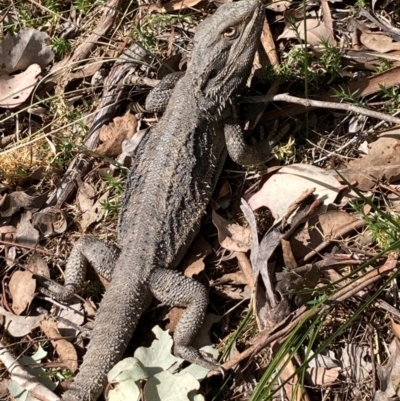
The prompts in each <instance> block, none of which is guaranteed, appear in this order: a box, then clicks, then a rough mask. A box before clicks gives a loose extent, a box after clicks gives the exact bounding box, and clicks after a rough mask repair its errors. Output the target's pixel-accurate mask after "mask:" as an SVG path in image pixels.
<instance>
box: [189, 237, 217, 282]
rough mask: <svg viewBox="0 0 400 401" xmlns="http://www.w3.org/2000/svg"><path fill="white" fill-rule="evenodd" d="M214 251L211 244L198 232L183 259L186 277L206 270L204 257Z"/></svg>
mask: <svg viewBox="0 0 400 401" xmlns="http://www.w3.org/2000/svg"><path fill="white" fill-rule="evenodd" d="M211 252H212V248H211V245H210V244H209V243H208V242H207V241H206V240H205V239H204V237H203V236H202V235H201V234H198V235H197V236H196V238H195V239H194V241H193V243H192V245H191V246H190V248H189V251H188V252H187V254H186V256H185V259H184V261H183V272H184V274H185V276H186V277H193V276H195V275H196V274H199V273H201V272H202V271H203V270H204V266H205V265H204V258H205V257H206V256H207V255H209V254H210V253H211Z"/></svg>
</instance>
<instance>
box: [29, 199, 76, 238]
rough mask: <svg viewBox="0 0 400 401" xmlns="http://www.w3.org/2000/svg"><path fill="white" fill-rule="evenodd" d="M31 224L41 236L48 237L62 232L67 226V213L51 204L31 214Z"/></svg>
mask: <svg viewBox="0 0 400 401" xmlns="http://www.w3.org/2000/svg"><path fill="white" fill-rule="evenodd" d="M32 224H33V226H34V227H35V228H37V229H38V230H39V231H40V232H41V233H42V235H43V236H45V237H50V236H52V235H56V234H63V233H64V232H65V230H66V229H67V227H68V222H67V214H66V213H65V212H64V211H63V210H61V209H59V208H57V207H55V206H51V207H48V208H46V209H44V210H41V211H40V212H38V213H35V214H34V215H33V216H32Z"/></svg>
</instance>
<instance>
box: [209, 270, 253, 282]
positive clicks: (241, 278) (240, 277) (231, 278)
mask: <svg viewBox="0 0 400 401" xmlns="http://www.w3.org/2000/svg"><path fill="white" fill-rule="evenodd" d="M224 283H231V284H235V285H247V284H248V283H247V280H246V277H245V275H244V274H243V273H242V272H241V271H239V272H234V273H226V274H224V275H222V277H220V278H219V279H218V280H217V281H216V282H215V284H216V285H221V284H224Z"/></svg>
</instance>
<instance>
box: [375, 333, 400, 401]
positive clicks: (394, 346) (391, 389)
mask: <svg viewBox="0 0 400 401" xmlns="http://www.w3.org/2000/svg"><path fill="white" fill-rule="evenodd" d="M389 352H390V357H389V360H388V362H387V363H386V364H385V365H383V366H382V365H379V366H377V373H378V377H379V382H380V390H381V391H382V392H383V393H385V395H386V396H387V397H388V398H389V399H391V398H392V397H399V396H400V386H399V385H400V343H399V340H397V338H395V339H393V341H392V342H391V343H390V345H389Z"/></svg>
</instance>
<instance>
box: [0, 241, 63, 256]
mask: <svg viewBox="0 0 400 401" xmlns="http://www.w3.org/2000/svg"><path fill="white" fill-rule="evenodd" d="M0 244H2V245H8V246H15V247H17V248H23V249H28V250H29V251H34V252H38V253H43V254H44V255H47V256H52V257H54V256H56V255H54V253H52V252H49V251H46V250H44V249H42V248H38V247H36V246H29V245H23V244H18V243H16V242H10V241H3V240H0Z"/></svg>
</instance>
